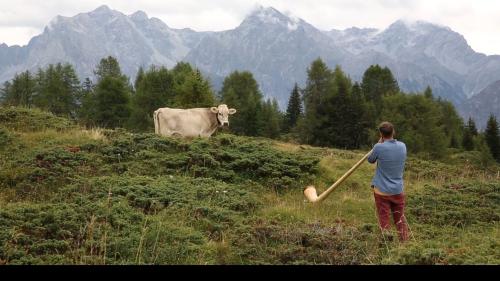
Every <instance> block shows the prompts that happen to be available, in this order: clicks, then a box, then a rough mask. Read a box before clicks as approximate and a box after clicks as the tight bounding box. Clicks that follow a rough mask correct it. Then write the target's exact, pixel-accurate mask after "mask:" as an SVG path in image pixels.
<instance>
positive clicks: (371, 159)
mask: <svg viewBox="0 0 500 281" xmlns="http://www.w3.org/2000/svg"><path fill="white" fill-rule="evenodd" d="M377 146H378V144H375V146H374V147H373V151H372V153H371V154H370V156H368V162H369V163H371V164H373V163H375V162H377V158H378V149H377Z"/></svg>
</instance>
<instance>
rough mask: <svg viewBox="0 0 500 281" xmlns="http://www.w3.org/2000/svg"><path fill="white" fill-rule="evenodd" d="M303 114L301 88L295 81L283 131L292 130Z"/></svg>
mask: <svg viewBox="0 0 500 281" xmlns="http://www.w3.org/2000/svg"><path fill="white" fill-rule="evenodd" d="M301 116H302V101H301V98H300V89H299V86H298V85H297V83H295V85H294V87H293V90H292V93H291V94H290V98H289V100H288V107H287V109H286V114H285V118H284V123H283V131H284V132H290V130H291V129H292V128H294V127H295V126H296V125H297V122H298V120H299V118H301Z"/></svg>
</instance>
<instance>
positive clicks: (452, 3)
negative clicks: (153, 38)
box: [0, 0, 500, 55]
mask: <svg viewBox="0 0 500 281" xmlns="http://www.w3.org/2000/svg"><path fill="white" fill-rule="evenodd" d="M103 4H106V5H108V6H109V7H110V8H112V9H115V10H118V11H121V12H123V13H125V14H131V13H133V12H135V11H137V10H142V11H144V12H146V13H147V14H148V16H150V17H157V18H160V19H161V20H163V21H164V22H165V23H166V24H167V25H169V26H170V27H174V28H184V27H190V28H192V29H194V30H197V31H206V30H213V31H219V30H226V29H232V28H234V27H236V26H238V25H239V24H240V22H241V21H242V20H243V18H244V17H245V16H246V15H247V14H248V13H249V12H250V11H251V10H252V9H254V8H255V7H256V6H258V5H262V6H265V7H267V6H272V7H274V8H276V9H278V10H280V11H282V12H285V13H288V14H290V15H293V16H297V17H300V18H302V19H304V20H305V21H307V22H309V23H311V24H312V25H314V26H316V27H318V28H320V29H323V30H330V29H333V28H336V29H344V28H348V27H352V26H357V27H375V28H385V27H387V26H388V25H389V24H391V23H392V22H394V21H396V20H398V19H409V20H426V21H430V22H434V23H438V24H442V25H446V26H449V27H450V28H451V29H453V30H455V31H457V32H459V33H461V34H462V35H464V37H465V38H466V39H467V41H468V43H469V45H470V46H471V47H472V48H473V49H474V50H476V51H478V52H482V53H485V54H488V55H492V54H500V1H498V0H210V1H209V0H201V1H200V0H140V1H138V0H137V1H134V0H129V1H124V0H85V1H83V0H82V1H74V0H73V1H69V0H42V1H39V0H0V43H2V42H4V43H7V44H8V45H13V44H18V45H26V44H27V43H28V41H29V39H30V38H31V37H33V36H35V35H37V34H40V33H41V32H42V31H43V28H44V27H45V26H46V25H47V24H48V23H49V21H50V20H51V19H52V18H54V17H55V16H57V15H63V16H74V15H76V14H78V13H81V12H89V11H91V10H93V9H95V8H97V7H98V6H100V5H103Z"/></svg>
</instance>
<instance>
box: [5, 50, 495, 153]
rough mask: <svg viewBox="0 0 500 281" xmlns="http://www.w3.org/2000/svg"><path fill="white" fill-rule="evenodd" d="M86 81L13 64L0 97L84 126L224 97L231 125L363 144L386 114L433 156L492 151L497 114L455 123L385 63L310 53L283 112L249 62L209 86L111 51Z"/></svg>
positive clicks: (246, 131) (132, 125) (256, 132)
mask: <svg viewBox="0 0 500 281" xmlns="http://www.w3.org/2000/svg"><path fill="white" fill-rule="evenodd" d="M94 74H95V77H96V80H95V82H93V81H92V80H90V79H89V78H86V79H85V80H84V81H83V82H80V80H79V79H78V77H77V75H76V73H75V71H74V68H73V66H72V65H69V64H56V65H49V66H48V67H46V68H45V69H39V70H38V71H37V72H36V73H31V72H29V71H25V72H23V73H20V74H17V75H16V76H15V77H14V79H12V80H11V81H8V82H5V83H4V85H3V87H1V88H0V98H1V103H2V104H3V105H13V106H26V107H39V108H42V109H45V110H48V111H51V112H53V113H55V114H57V115H61V116H67V117H70V118H72V119H74V120H77V121H78V122H80V123H81V124H83V125H85V126H88V127H94V126H98V127H106V128H116V127H125V128H127V129H130V130H132V131H136V132H148V131H149V132H150V131H152V130H153V128H154V127H153V120H152V112H153V111H154V110H156V109H157V108H160V107H178V108H193V107H210V106H215V105H217V104H219V103H226V104H228V105H229V106H230V107H234V108H236V109H237V110H238V114H235V115H233V116H231V119H230V130H231V131H232V132H233V133H235V134H240V135H248V136H263V137H269V138H276V139H277V138H281V139H284V140H288V141H296V142H299V143H305V144H311V145H318V146H330V147H337V148H347V149H356V148H367V147H369V146H371V145H372V144H373V143H374V142H375V141H376V140H377V138H378V136H377V132H376V130H375V129H376V126H377V124H378V123H380V122H381V121H385V120H388V121H391V122H393V123H394V124H395V126H396V133H397V138H398V139H400V140H402V141H404V142H405V143H406V144H407V147H408V150H409V151H410V152H412V153H418V154H421V155H426V156H428V157H430V158H441V157H443V156H445V155H446V154H447V153H448V151H449V150H450V148H451V149H463V150H477V151H481V152H482V154H483V155H487V156H488V157H489V158H492V159H496V160H497V161H500V135H499V131H498V123H497V120H496V119H495V117H494V116H493V115H492V116H491V117H490V120H489V121H488V124H487V128H486V130H485V132H482V133H480V132H478V131H477V129H476V126H475V124H474V122H473V120H472V119H469V120H468V121H467V123H465V124H464V122H463V120H462V119H461V118H460V116H459V115H458V114H457V112H456V110H455V108H454V106H453V105H452V104H451V103H450V102H448V101H444V100H442V99H440V98H435V97H434V96H433V94H432V90H431V89H430V88H429V87H428V88H427V89H426V90H425V91H424V92H423V93H408V94H406V93H403V92H402V91H401V90H400V89H399V86H398V83H397V81H396V79H395V78H394V76H393V75H392V73H391V71H390V70H389V69H388V68H387V67H384V68H382V67H380V66H378V65H373V66H370V67H369V68H368V69H367V70H366V71H365V73H364V75H363V78H362V80H361V82H360V83H358V82H353V81H352V80H351V79H350V78H349V77H348V76H347V75H346V74H345V73H344V72H343V71H342V69H341V68H340V67H339V66H337V67H336V68H335V69H330V68H328V67H327V65H326V64H325V63H324V62H323V61H322V60H321V59H317V60H315V61H314V62H312V64H311V65H310V67H309V68H308V69H307V81H306V84H305V85H304V87H302V88H301V87H300V86H299V85H298V84H295V85H294V87H293V90H292V92H291V94H290V99H289V102H288V106H287V109H286V112H281V111H280V110H279V106H278V103H277V101H276V100H274V99H273V100H269V99H268V100H264V98H263V96H264V95H263V94H262V92H261V91H260V89H259V85H258V83H257V81H256V80H255V79H254V77H253V75H252V73H250V72H248V71H243V72H240V71H235V72H233V73H231V74H230V75H228V76H227V77H226V78H225V79H224V82H223V86H222V89H221V91H220V92H218V93H216V92H215V91H214V90H213V89H212V86H211V85H210V82H209V80H208V79H207V78H205V77H204V76H203V75H202V74H201V72H200V71H199V70H198V69H195V68H193V67H192V66H191V65H190V64H188V63H184V62H180V63H178V64H177V65H176V66H175V67H174V68H172V69H167V68H165V67H155V66H151V67H150V68H148V69H143V68H140V69H139V71H138V73H137V76H136V80H135V81H134V82H133V83H132V82H130V79H129V78H128V77H127V76H125V75H124V74H123V73H122V72H121V69H120V65H119V63H118V61H117V60H116V59H115V58H113V57H107V58H103V59H102V60H101V61H100V63H99V64H98V66H97V67H96V69H95V70H94Z"/></svg>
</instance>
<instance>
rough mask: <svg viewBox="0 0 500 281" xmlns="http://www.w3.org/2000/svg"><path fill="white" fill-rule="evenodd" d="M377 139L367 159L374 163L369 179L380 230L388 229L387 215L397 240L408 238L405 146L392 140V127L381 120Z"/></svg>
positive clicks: (385, 230) (383, 231)
mask: <svg viewBox="0 0 500 281" xmlns="http://www.w3.org/2000/svg"><path fill="white" fill-rule="evenodd" d="M379 132H380V140H379V142H378V143H377V144H375V146H374V147H373V152H372V153H371V154H370V156H369V157H368V162H370V163H372V164H373V163H375V162H377V169H376V171H375V176H374V177H373V180H372V188H373V195H374V197H375V205H376V207H377V215H378V220H379V225H380V229H381V230H382V233H383V235H385V232H387V231H388V230H389V229H390V215H391V213H392V216H393V219H394V223H395V224H396V228H397V230H398V233H399V239H400V241H406V240H407V239H408V226H407V224H406V218H405V216H404V207H405V196H404V193H403V171H404V167H405V160H406V145H405V144H404V143H402V142H400V141H397V140H395V139H394V126H393V125H392V124H391V123H389V122H383V123H382V124H380V126H379Z"/></svg>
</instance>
